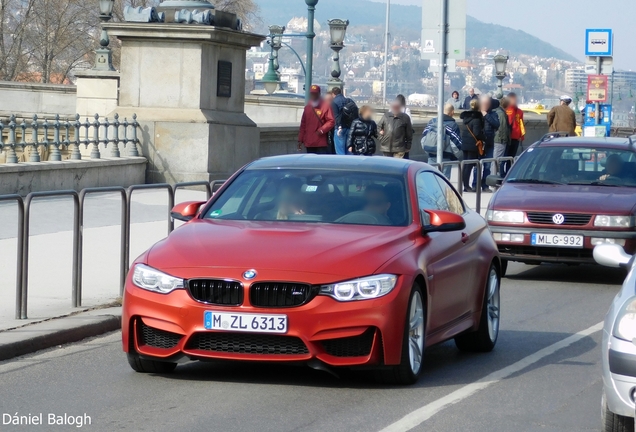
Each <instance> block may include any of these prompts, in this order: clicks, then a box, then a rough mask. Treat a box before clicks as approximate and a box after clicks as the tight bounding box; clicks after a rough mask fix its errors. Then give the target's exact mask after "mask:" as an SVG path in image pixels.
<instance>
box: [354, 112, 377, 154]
mask: <svg viewBox="0 0 636 432" xmlns="http://www.w3.org/2000/svg"><path fill="white" fill-rule="evenodd" d="M376 138H378V125H377V124H376V123H375V122H374V121H373V108H371V107H370V106H368V105H364V106H363V107H362V108H360V117H359V118H357V119H355V120H354V121H353V123H351V128H350V129H349V136H348V137H347V150H348V151H349V152H350V153H351V154H354V155H358V156H373V155H374V154H375V150H376V145H375V140H376Z"/></svg>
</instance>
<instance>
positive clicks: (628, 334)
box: [612, 297, 636, 342]
mask: <svg viewBox="0 0 636 432" xmlns="http://www.w3.org/2000/svg"><path fill="white" fill-rule="evenodd" d="M612 333H614V336H616V337H617V338H619V339H623V340H626V341H630V342H631V341H633V340H634V338H636V297H632V298H631V299H629V300H628V301H627V302H626V303H625V304H624V305H623V307H622V308H621V310H620V312H619V313H618V315H617V317H616V323H615V324H614V331H613V332H612Z"/></svg>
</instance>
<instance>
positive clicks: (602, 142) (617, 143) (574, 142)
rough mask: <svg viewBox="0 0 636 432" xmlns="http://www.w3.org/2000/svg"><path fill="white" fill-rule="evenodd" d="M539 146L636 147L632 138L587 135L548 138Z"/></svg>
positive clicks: (618, 148)
mask: <svg viewBox="0 0 636 432" xmlns="http://www.w3.org/2000/svg"><path fill="white" fill-rule="evenodd" d="M536 145H537V146H539V147H581V146H583V147H595V148H608V149H617V150H632V151H636V148H635V147H634V145H633V144H632V140H631V139H630V138H615V137H612V138H587V137H562V138H547V139H544V140H543V141H539V142H538V143H536Z"/></svg>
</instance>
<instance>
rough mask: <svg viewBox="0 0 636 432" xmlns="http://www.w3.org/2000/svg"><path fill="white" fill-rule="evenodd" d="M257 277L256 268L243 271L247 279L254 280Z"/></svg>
mask: <svg viewBox="0 0 636 432" xmlns="http://www.w3.org/2000/svg"><path fill="white" fill-rule="evenodd" d="M255 277H256V270H247V271H246V272H245V273H243V278H244V279H246V280H252V279H254V278H255Z"/></svg>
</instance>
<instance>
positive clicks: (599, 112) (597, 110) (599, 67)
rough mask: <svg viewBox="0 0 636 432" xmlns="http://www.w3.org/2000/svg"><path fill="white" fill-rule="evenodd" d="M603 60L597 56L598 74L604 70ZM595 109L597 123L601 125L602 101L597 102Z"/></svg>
mask: <svg viewBox="0 0 636 432" xmlns="http://www.w3.org/2000/svg"><path fill="white" fill-rule="evenodd" d="M601 61H602V58H601V57H600V56H599V57H596V75H600V74H601V72H602V69H601ZM595 110H596V118H595V120H596V124H597V125H600V124H601V104H600V102H596V108H595Z"/></svg>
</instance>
